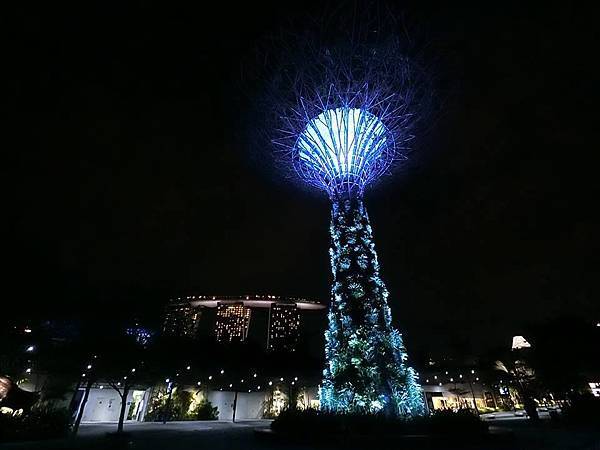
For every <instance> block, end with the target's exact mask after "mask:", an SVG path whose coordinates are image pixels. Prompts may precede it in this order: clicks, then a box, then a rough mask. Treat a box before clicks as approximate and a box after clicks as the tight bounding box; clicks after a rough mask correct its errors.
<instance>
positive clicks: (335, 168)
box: [271, 26, 430, 416]
mask: <svg viewBox="0 0 600 450" xmlns="http://www.w3.org/2000/svg"><path fill="white" fill-rule="evenodd" d="M378 31H381V29H379V30H378V29H376V30H373V29H372V27H364V28H363V32H360V31H357V27H355V26H354V27H352V31H351V35H350V34H345V35H344V36H339V35H338V36H336V38H335V39H333V40H332V39H324V40H319V39H315V38H314V36H309V37H302V38H300V39H296V40H295V42H296V45H295V47H294V48H293V49H291V50H290V49H288V50H286V51H285V52H283V54H284V58H283V62H280V65H279V68H278V70H277V71H276V73H275V75H274V77H273V79H274V84H275V85H276V86H277V89H275V90H274V92H276V93H277V97H276V98H275V99H274V102H273V104H274V105H276V106H275V107H274V111H275V113H276V114H274V115H273V116H272V119H273V121H274V122H273V123H277V124H278V125H277V126H276V127H275V128H276V135H275V136H273V137H272V139H271V141H272V143H273V144H274V145H275V148H276V154H277V160H278V162H279V163H280V164H282V165H283V167H285V166H287V167H293V168H294V173H295V174H296V175H297V177H296V179H298V180H300V181H302V182H304V183H307V184H308V185H310V186H312V187H314V188H317V189H320V190H322V191H325V192H326V193H327V194H328V196H329V199H330V200H331V205H332V208H331V225H330V233H331V248H330V258H331V270H332V273H333V284H332V287H331V300H330V308H329V313H328V320H329V325H328V329H327V331H326V332H325V356H326V361H327V362H326V367H325V369H324V371H323V381H322V384H321V388H320V401H321V408H322V409H325V410H328V411H334V412H361V413H364V412H367V413H375V412H380V411H381V412H384V413H386V414H392V415H401V416H414V415H420V414H423V413H424V412H425V407H424V402H423V395H422V392H421V388H420V386H419V384H418V381H417V376H416V373H415V372H414V370H413V369H412V368H411V367H409V366H408V365H407V363H406V359H407V354H406V350H405V348H404V345H403V342H402V336H401V334H400V333H399V332H398V330H397V329H395V328H394V327H393V325H392V316H391V311H390V308H389V306H388V296H389V293H388V291H387V289H386V286H385V284H384V282H383V280H382V278H381V276H380V267H379V262H378V258H377V253H376V251H375V244H374V242H373V231H372V229H371V224H370V221H369V216H368V214H367V210H366V208H365V205H364V201H363V197H364V193H365V190H366V189H367V187H369V186H370V185H372V184H373V183H375V182H376V181H377V180H379V179H380V177H381V176H382V175H384V174H387V173H390V171H391V169H392V167H393V166H395V165H398V164H395V163H397V162H398V161H402V160H404V159H406V154H407V152H408V151H409V149H410V145H409V144H410V143H411V141H412V140H413V137H414V136H415V134H416V130H417V128H418V126H419V124H420V119H421V116H420V115H421V113H422V111H423V110H424V108H426V105H427V104H428V100H427V99H428V96H430V93H429V92H428V90H427V89H426V85H427V83H425V82H424V81H423V80H424V77H423V71H422V69H420V66H419V65H418V64H416V63H415V62H414V60H412V59H411V58H410V57H409V56H407V53H406V52H405V51H404V50H405V48H406V46H405V45H404V43H403V39H402V38H401V37H398V36H397V35H396V34H394V33H386V34H385V35H384V36H382V34H381V33H379V34H377V32H378ZM330 35H331V34H329V36H330Z"/></svg>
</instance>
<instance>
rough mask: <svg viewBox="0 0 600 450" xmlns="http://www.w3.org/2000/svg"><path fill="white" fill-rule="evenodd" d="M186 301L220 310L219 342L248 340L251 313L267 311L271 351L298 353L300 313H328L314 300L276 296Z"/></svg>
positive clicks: (217, 324) (217, 331)
mask: <svg viewBox="0 0 600 450" xmlns="http://www.w3.org/2000/svg"><path fill="white" fill-rule="evenodd" d="M186 299H187V300H188V301H189V302H190V304H191V305H194V306H196V307H199V308H217V318H216V321H215V335H216V337H217V341H219V342H242V341H244V340H246V338H247V337H248V330H249V327H250V317H251V314H252V310H253V309H256V310H263V311H264V310H265V309H268V310H269V322H268V327H267V349H268V350H272V351H280V350H285V351H295V349H296V346H297V345H298V341H299V337H300V324H301V319H300V313H301V311H318V310H324V309H325V305H323V304H321V303H319V302H316V301H313V300H306V299H302V298H293V297H281V296H277V295H243V296H190V297H186ZM255 312H256V313H258V311H255ZM264 323H265V322H263V324H264ZM263 336H264V334H263Z"/></svg>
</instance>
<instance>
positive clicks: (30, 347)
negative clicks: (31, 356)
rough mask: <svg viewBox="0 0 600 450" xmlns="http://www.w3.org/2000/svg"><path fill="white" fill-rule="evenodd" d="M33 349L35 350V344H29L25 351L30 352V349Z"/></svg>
mask: <svg viewBox="0 0 600 450" xmlns="http://www.w3.org/2000/svg"><path fill="white" fill-rule="evenodd" d="M34 350H35V346H33V345H30V346H29V347H27V349H26V350H25V351H27V352H32V351H34Z"/></svg>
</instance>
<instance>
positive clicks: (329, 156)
mask: <svg viewBox="0 0 600 450" xmlns="http://www.w3.org/2000/svg"><path fill="white" fill-rule="evenodd" d="M388 139H389V138H388V132H387V129H386V128H385V126H384V125H383V123H382V122H381V120H379V119H378V118H377V117H376V116H374V115H373V114H371V113H370V112H368V111H365V110H362V109H357V108H344V107H343V108H336V109H328V110H326V111H323V112H322V113H321V114H319V115H318V116H317V117H315V118H314V119H312V120H311V121H310V122H308V124H307V125H306V128H305V129H304V131H303V132H302V134H300V136H299V137H298V140H297V142H296V148H297V151H298V159H299V161H298V166H297V169H298V170H299V172H300V174H301V175H302V176H303V177H304V178H312V179H315V182H317V184H319V185H320V186H321V187H323V188H324V189H325V190H327V191H330V192H331V191H337V190H340V189H342V190H350V189H353V188H354V187H356V188H357V189H358V190H359V191H361V192H362V190H363V189H364V187H365V185H366V184H368V183H369V182H370V181H372V180H373V178H375V177H376V176H378V175H379V174H380V173H381V172H382V167H381V166H382V161H380V157H381V156H382V154H383V153H384V151H385V149H386V146H387V145H388ZM382 160H385V158H383V159H382ZM383 170H385V169H383Z"/></svg>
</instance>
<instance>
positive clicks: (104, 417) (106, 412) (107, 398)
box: [81, 386, 149, 422]
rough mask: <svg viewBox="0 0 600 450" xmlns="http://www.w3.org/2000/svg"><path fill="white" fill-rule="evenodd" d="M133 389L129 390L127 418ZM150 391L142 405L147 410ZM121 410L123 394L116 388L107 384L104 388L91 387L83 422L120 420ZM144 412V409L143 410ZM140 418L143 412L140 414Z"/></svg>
mask: <svg viewBox="0 0 600 450" xmlns="http://www.w3.org/2000/svg"><path fill="white" fill-rule="evenodd" d="M133 392H134V391H133V390H131V391H129V395H128V396H127V409H126V410H125V415H126V416H125V420H127V413H128V411H129V407H130V405H131V401H132V399H133ZM148 397H149V396H148V392H146V394H145V396H144V404H143V405H141V406H142V409H143V410H144V411H145V407H146V404H147V399H148ZM120 412H121V396H120V395H119V394H118V393H117V391H115V390H114V389H112V388H110V387H108V386H105V387H104V389H100V388H92V389H90V396H89V397H88V401H87V403H86V405H85V410H84V411H83V417H82V419H81V420H82V421H83V422H118V421H119V414H120ZM142 412H143V411H142ZM139 416H140V418H141V417H142V416H143V414H139Z"/></svg>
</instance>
